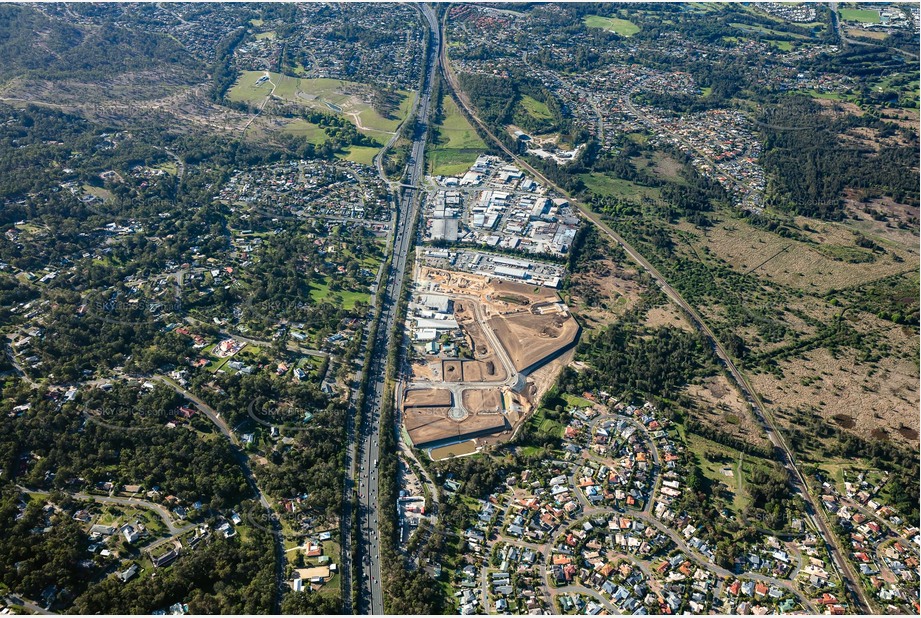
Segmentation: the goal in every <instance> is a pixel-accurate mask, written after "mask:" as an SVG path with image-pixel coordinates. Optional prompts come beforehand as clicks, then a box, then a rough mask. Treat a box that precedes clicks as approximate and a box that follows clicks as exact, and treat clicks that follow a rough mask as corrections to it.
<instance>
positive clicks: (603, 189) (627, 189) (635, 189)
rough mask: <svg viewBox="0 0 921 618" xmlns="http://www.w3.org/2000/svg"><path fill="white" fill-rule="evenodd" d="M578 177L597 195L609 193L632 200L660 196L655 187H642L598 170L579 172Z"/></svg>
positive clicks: (657, 198)
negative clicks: (585, 172)
mask: <svg viewBox="0 0 921 618" xmlns="http://www.w3.org/2000/svg"><path fill="white" fill-rule="evenodd" d="M579 178H580V179H581V180H582V182H584V183H585V186H587V187H588V188H589V189H590V190H591V191H592V192H593V193H596V194H598V195H610V196H614V197H620V198H629V199H633V200H639V199H641V198H643V197H649V198H651V199H654V200H659V199H660V198H661V193H660V192H659V190H658V189H657V188H655V187H644V186H642V185H638V184H636V183H635V182H630V181H629V180H623V179H621V178H613V177H611V176H606V175H604V174H602V173H599V172H592V173H591V174H580V175H579Z"/></svg>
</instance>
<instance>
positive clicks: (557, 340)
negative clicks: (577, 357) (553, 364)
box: [488, 313, 579, 371]
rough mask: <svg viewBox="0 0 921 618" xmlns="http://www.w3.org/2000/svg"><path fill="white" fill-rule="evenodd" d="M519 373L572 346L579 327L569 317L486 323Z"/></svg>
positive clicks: (507, 318) (522, 316) (528, 316)
mask: <svg viewBox="0 0 921 618" xmlns="http://www.w3.org/2000/svg"><path fill="white" fill-rule="evenodd" d="M488 324H489V326H490V328H492V329H493V331H495V333H496V335H497V336H498V337H499V341H500V342H501V343H502V346H503V347H504V348H505V350H506V351H507V352H508V355H509V358H511V360H512V364H513V365H514V366H515V369H517V370H518V371H523V370H525V369H528V368H529V367H532V366H533V365H534V364H536V363H538V362H540V361H541V360H543V359H545V358H547V357H550V356H553V355H554V354H556V353H558V352H559V351H561V350H563V349H564V348H567V347H569V346H571V345H572V344H574V343H575V341H576V339H577V338H578V336H579V324H578V323H577V322H576V320H575V319H574V318H573V317H572V316H571V315H566V316H564V315H562V314H559V313H557V314H548V315H534V314H531V313H517V314H512V315H505V316H496V317H493V318H490V319H489V320H488Z"/></svg>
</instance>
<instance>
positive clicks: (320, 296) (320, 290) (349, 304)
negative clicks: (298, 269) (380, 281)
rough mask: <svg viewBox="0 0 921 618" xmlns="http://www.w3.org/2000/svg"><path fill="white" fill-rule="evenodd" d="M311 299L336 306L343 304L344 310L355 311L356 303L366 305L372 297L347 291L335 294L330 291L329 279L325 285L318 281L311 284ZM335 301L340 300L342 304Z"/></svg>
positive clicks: (324, 282) (363, 293) (364, 293)
mask: <svg viewBox="0 0 921 618" xmlns="http://www.w3.org/2000/svg"><path fill="white" fill-rule="evenodd" d="M310 298H311V299H312V300H313V301H314V302H318V303H319V302H322V301H324V300H328V301H330V302H332V303H334V304H341V305H342V308H343V309H345V310H347V311H348V310H351V309H354V308H355V303H356V302H358V301H362V302H365V303H367V302H369V301H370V300H371V295H370V294H368V293H366V292H347V291H345V290H339V291H338V292H333V291H331V290H330V289H329V278H327V279H326V280H325V281H323V283H319V282H317V281H314V282H311V284H310ZM335 299H340V300H341V302H339V301H337V300H335Z"/></svg>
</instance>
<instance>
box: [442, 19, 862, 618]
mask: <svg viewBox="0 0 921 618" xmlns="http://www.w3.org/2000/svg"><path fill="white" fill-rule="evenodd" d="M447 16H448V13H447V12H445V16H444V19H443V21H442V24H441V27H442V31H443V33H444V32H446V24H447ZM442 36H443V37H444V34H443V35H442ZM446 49H447V45H446V44H445V45H444V46H442V48H441V55H440V57H439V63H440V65H441V70H442V73H443V75H444V76H445V78H446V81H447V82H448V85H449V86H450V88H451V89H452V90H454V92H455V94H456V95H457V98H458V100H459V101H460V102H461V105H462V106H463V108H464V109H465V110H466V112H467V114H468V115H469V116H470V118H472V119H473V121H474V122H475V123H476V124H477V125H478V126H479V127H480V129H481V130H482V131H483V132H484V133H485V134H486V135H487V136H489V138H490V139H491V140H492V141H493V143H495V144H496V145H497V146H498V147H499V148H500V149H501V150H502V151H503V152H504V153H505V155H506V156H507V157H508V158H509V159H511V160H512V161H514V162H515V163H516V164H517V165H519V166H520V167H522V168H523V169H525V170H527V171H528V172H529V173H531V174H532V175H533V176H534V177H535V178H537V179H539V180H540V181H541V182H542V183H544V184H545V185H546V186H548V187H552V188H553V189H555V190H556V191H558V192H559V193H560V194H561V195H566V196H568V195H569V194H568V193H567V192H566V191H564V190H563V189H562V188H561V187H559V186H557V185H556V184H555V183H553V182H551V181H550V180H549V179H548V178H546V177H545V176H544V175H543V174H541V173H540V172H539V171H537V170H536V169H534V168H533V167H532V166H531V165H529V164H528V163H527V161H524V160H523V159H521V157H519V156H518V155H516V154H515V153H513V152H512V151H511V150H509V149H508V148H507V147H506V146H505V144H504V143H503V142H502V141H501V140H499V139H498V138H497V137H496V136H495V135H494V134H493V133H492V132H491V131H490V130H489V128H488V127H487V126H486V125H485V123H484V122H483V121H482V120H480V118H479V117H478V116H477V115H476V112H475V109H474V107H473V105H472V103H471V102H470V100H469V98H468V97H467V96H466V94H465V93H464V91H463V90H462V89H461V88H460V83H459V81H458V79H457V75H456V74H455V73H454V71H453V69H452V68H451V65H450V63H449V62H448V59H447V54H446V51H445V50H446ZM572 201H573V203H574V204H576V205H577V207H578V209H579V212H580V214H581V215H582V216H583V217H584V218H585V219H588V220H589V221H591V222H592V223H593V224H595V225H596V226H597V227H598V229H600V230H601V231H603V232H604V233H605V234H606V235H607V236H608V237H610V238H611V239H613V240H614V241H616V242H617V243H618V244H619V245H620V246H621V247H623V249H624V251H626V253H627V254H628V255H629V256H630V257H631V258H632V259H633V260H634V261H635V262H636V263H637V264H639V265H640V266H642V267H643V269H644V270H645V271H646V272H647V273H649V274H650V276H652V278H653V279H654V280H655V281H656V283H657V284H658V286H659V287H660V288H661V289H662V291H663V292H664V293H665V294H666V295H667V296H668V297H669V298H670V299H671V300H672V301H673V302H674V303H675V304H676V305H678V306H679V307H681V308H682V309H684V310H685V311H686V312H687V314H688V315H689V316H690V318H691V320H692V321H693V322H694V324H695V325H696V327H697V328H698V329H699V330H700V331H701V332H702V333H703V334H704V335H706V337H707V338H708V339H709V340H710V341H711V342H712V344H713V348H714V351H715V352H716V354H717V356H719V358H720V359H721V360H722V361H723V363H724V364H725V366H726V368H727V370H728V371H729V373H730V374H731V375H732V377H733V378H734V380H735V382H736V384H737V385H738V387H739V390H740V391H741V392H742V394H743V395H744V396H745V398H746V399H747V400H748V402H749V404H751V406H752V411H753V413H754V414H755V417H756V419H757V420H758V421H759V423H760V424H761V425H762V427H763V428H764V431H765V433H766V434H767V436H768V439H770V441H771V443H772V444H773V445H774V446H775V453H776V454H777V456H778V459H779V460H780V461H781V463H782V464H783V465H784V467H786V468H787V470H789V472H790V475H791V479H792V484H793V486H794V490H795V491H796V493H798V494H799V495H800V496H801V497H802V498H803V500H804V501H805V503H806V509H805V510H806V514H807V516H808V517H809V518H810V520H812V521H813V523H814V524H815V526H816V528H817V529H818V530H819V533H820V534H821V536H822V537H823V540H824V542H825V546H826V548H827V549H828V552H829V554H830V555H831V558H832V561H833V563H834V564H835V567H836V569H837V570H838V573H839V575H841V578H842V580H843V582H844V585H845V588H846V589H847V591H848V592H849V595H850V596H851V597H852V598H853V600H854V601H855V604H856V605H857V606H858V609H859V610H860V611H862V612H864V613H873V612H872V605H871V604H870V602H869V601H868V598H867V595H866V594H865V592H864V589H863V586H862V585H861V584H860V578H859V577H858V576H857V574H856V572H855V570H854V567H853V565H852V564H851V563H850V561H848V560H847V558H846V556H847V553H846V552H845V551H844V550H843V549H842V547H841V546H840V543H839V540H838V538H837V537H836V536H835V535H834V534H833V533H832V532H831V529H830V528H829V524H828V522H827V521H826V520H825V515H824V512H823V511H822V510H821V509H820V508H819V506H818V502H817V501H816V499H815V498H814V497H813V496H812V494H811V493H810V492H809V489H808V485H807V483H806V478H805V476H804V475H803V473H802V472H801V471H800V469H799V467H798V466H797V465H796V459H795V457H794V456H793V451H792V450H791V449H790V448H789V446H788V445H787V443H786V441H785V440H784V438H783V436H782V434H781V433H780V432H779V431H778V429H777V424H776V422H775V420H774V418H773V415H772V414H771V413H770V412H769V411H768V410H767V409H766V407H765V406H764V403H763V402H762V401H761V398H760V396H759V395H758V393H757V392H756V391H755V389H754V388H752V386H751V384H750V382H749V381H748V379H747V378H746V377H745V376H744V375H743V374H742V372H741V371H739V369H738V368H737V367H736V365H735V363H734V362H733V360H732V357H731V356H730V355H729V353H728V352H727V351H726V349H725V348H724V347H723V344H722V343H721V342H720V341H719V340H718V339H717V338H716V336H715V335H714V334H713V331H712V330H710V327H709V326H708V325H707V324H706V322H704V320H703V318H702V317H701V316H700V314H699V313H698V312H697V310H696V309H695V308H694V307H692V306H691V305H690V304H689V303H688V302H687V301H685V300H684V298H683V297H682V296H681V294H679V293H678V291H677V290H675V289H674V288H673V287H672V286H671V285H669V284H668V282H667V281H666V280H665V278H664V277H663V276H662V274H661V273H660V272H659V271H658V270H657V269H656V268H655V267H654V266H653V265H652V264H651V263H650V262H649V261H648V260H646V258H644V257H643V256H642V255H641V254H640V253H639V252H638V251H637V250H636V249H634V248H633V247H632V246H631V245H630V244H628V243H627V242H626V241H625V240H624V239H623V238H621V236H620V235H619V234H617V233H616V232H615V231H614V230H612V229H611V228H610V227H609V226H608V225H606V224H605V223H604V222H602V220H601V217H600V216H599V215H598V214H596V213H594V212H592V211H591V210H589V209H588V208H587V207H586V206H585V205H584V204H582V203H580V202H576V201H575V200H572Z"/></svg>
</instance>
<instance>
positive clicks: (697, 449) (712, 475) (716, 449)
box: [686, 434, 750, 515]
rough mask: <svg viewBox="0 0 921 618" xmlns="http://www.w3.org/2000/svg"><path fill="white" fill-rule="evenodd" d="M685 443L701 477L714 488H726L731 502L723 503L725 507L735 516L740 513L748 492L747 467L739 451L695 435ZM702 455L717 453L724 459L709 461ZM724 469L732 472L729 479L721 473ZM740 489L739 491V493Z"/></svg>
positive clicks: (746, 500)
mask: <svg viewBox="0 0 921 618" xmlns="http://www.w3.org/2000/svg"><path fill="white" fill-rule="evenodd" d="M686 443H687V445H688V449H689V450H690V451H691V452H692V453H694V454H695V455H696V456H697V464H698V465H699V466H700V471H701V472H702V473H703V475H704V476H705V477H707V479H709V480H710V481H711V483H712V484H713V486H714V487H718V486H719V485H720V484H722V485H723V486H725V487H726V488H728V491H729V492H730V493H731V494H732V500H731V502H724V504H725V505H726V507H727V508H728V509H729V510H731V511H733V512H734V513H735V514H736V515H738V514H739V513H741V512H742V510H743V509H745V507H746V506H747V505H748V503H749V501H750V498H749V496H748V492H747V491H745V482H746V478H745V476H746V469H747V467H746V464H745V458H744V456H743V457H742V459H741V460H740V458H739V451H737V450H735V449H731V448H729V447H727V446H723V445H722V444H718V443H716V442H712V441H710V440H707V439H706V438H702V437H700V436H698V435H696V434H690V435H688V439H687V441H686ZM704 453H719V454H720V455H722V456H723V457H724V459H723V460H722V461H710V460H709V459H707V458H706V457H704ZM740 461H741V462H742V465H741V466H740V463H739V462H740ZM725 468H728V469H730V470H732V476H731V477H730V476H726V475H725V474H724V473H723V469H725ZM740 475H741V479H742V481H741V483H740V482H739V478H740ZM740 487H741V491H739V488H740Z"/></svg>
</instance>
